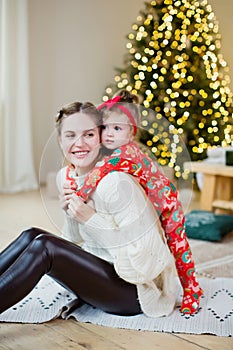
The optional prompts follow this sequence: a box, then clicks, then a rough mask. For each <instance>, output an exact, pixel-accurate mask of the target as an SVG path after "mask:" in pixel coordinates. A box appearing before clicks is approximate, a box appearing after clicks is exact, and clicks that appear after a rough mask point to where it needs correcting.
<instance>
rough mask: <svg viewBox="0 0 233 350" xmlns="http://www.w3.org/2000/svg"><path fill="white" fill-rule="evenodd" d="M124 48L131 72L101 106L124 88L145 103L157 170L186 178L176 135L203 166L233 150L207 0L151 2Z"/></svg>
mask: <svg viewBox="0 0 233 350" xmlns="http://www.w3.org/2000/svg"><path fill="white" fill-rule="evenodd" d="M126 48H127V50H128V51H127V52H128V62H126V68H125V69H123V70H119V74H116V75H115V78H114V80H115V82H114V84H112V85H109V86H108V87H107V88H106V91H105V92H106V93H105V95H104V96H103V101H106V100H108V99H109V98H110V97H112V96H113V94H114V93H115V92H116V91H117V90H119V89H122V88H125V89H127V90H128V91H130V92H132V93H133V94H136V95H139V96H140V97H141V100H142V106H143V107H144V108H143V109H142V121H141V123H142V128H144V129H146V130H147V131H148V134H149V135H150V136H149V137H147V139H146V141H145V143H146V145H147V146H148V147H149V148H150V149H151V151H152V152H153V154H154V155H155V156H156V157H157V159H158V161H159V163H160V164H162V165H165V164H168V165H169V166H171V167H174V168H175V171H176V176H177V177H179V176H183V177H184V178H185V177H187V174H185V173H184V172H182V171H181V168H180V165H179V164H176V160H177V155H178V154H179V153H182V148H183V147H182V145H181V144H180V142H179V136H185V137H186V146H187V148H188V150H189V152H190V153H191V158H192V159H193V160H198V159H202V158H203V157H204V155H205V152H206V150H207V148H208V147H210V146H216V145H221V146H228V145H231V144H232V143H233V136H232V110H233V108H232V107H233V99H232V93H231V91H230V88H229V83H230V78H229V68H228V66H227V63H226V61H225V60H224V58H223V56H222V55H221V53H220V49H221V35H220V34H219V26H218V22H217V20H216V17H215V14H214V12H213V11H212V8H211V6H210V5H209V4H208V1H207V0H200V1H197V0H177V1H174V0H156V1H150V2H148V3H147V4H146V10H145V11H144V12H142V11H141V12H140V15H139V16H138V17H137V21H136V23H134V24H133V25H132V31H131V32H130V33H129V35H128V41H127V43H126ZM148 109H151V110H153V111H154V112H155V113H154V114H153V116H151V113H150V112H149V111H148ZM164 118H166V120H167V121H168V122H169V123H168V124H166V123H163V122H162V120H163V119H164ZM161 140H162V142H161Z"/></svg>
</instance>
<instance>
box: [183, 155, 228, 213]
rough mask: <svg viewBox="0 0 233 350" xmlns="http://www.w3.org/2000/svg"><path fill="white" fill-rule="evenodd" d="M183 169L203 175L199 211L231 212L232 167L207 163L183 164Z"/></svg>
mask: <svg viewBox="0 0 233 350" xmlns="http://www.w3.org/2000/svg"><path fill="white" fill-rule="evenodd" d="M184 169H186V170H189V171H190V172H194V173H197V172H199V173H203V175H204V180H203V189H202V191H201V200H200V209H202V210H210V211H215V210H216V209H223V210H227V211H233V166H228V165H223V164H212V163H207V162H203V161H200V162H185V163H184Z"/></svg>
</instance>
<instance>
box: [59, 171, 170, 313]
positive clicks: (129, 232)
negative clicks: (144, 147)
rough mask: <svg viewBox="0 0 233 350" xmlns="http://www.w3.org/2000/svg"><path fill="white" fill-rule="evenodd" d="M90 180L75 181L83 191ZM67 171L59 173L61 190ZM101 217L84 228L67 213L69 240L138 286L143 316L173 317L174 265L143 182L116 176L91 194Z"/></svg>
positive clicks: (104, 180) (96, 214) (113, 173)
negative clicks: (141, 183) (84, 185)
mask: <svg viewBox="0 0 233 350" xmlns="http://www.w3.org/2000/svg"><path fill="white" fill-rule="evenodd" d="M84 179H85V177H77V178H75V181H76V184H77V186H82V185H83V182H84ZM65 180H66V167H65V168H62V169H61V170H60V171H59V172H58V174H57V185H58V188H59V190H60V191H62V187H63V184H64V182H65ZM89 203H90V205H94V207H95V210H96V213H95V214H94V215H93V216H92V217H91V218H90V219H89V220H88V221H87V222H86V223H85V224H79V223H78V222H77V221H76V220H74V219H72V218H70V217H69V216H68V215H67V214H65V224H64V229H63V236H64V238H66V239H68V240H70V241H72V242H74V243H76V244H79V245H81V246H82V248H83V249H85V250H86V251H88V252H90V253H92V254H94V255H96V256H98V257H100V258H102V259H105V260H107V261H109V262H110V263H112V264H113V265H114V268H115V270H116V272H117V274H118V275H119V276H120V277H121V278H122V279H124V280H126V281H128V282H130V283H133V284H135V285H136V287H137V293H138V298H139V302H140V305H141V309H142V311H143V312H144V313H145V314H146V315H147V316H150V317H160V316H166V315H169V314H170V313H171V312H172V311H173V309H174V306H175V295H176V289H177V282H176V279H175V263H174V259H173V257H172V255H171V253H170V251H169V248H168V246H167V244H166V243H165V239H164V237H163V231H162V228H161V225H160V221H159V219H158V217H157V214H156V212H155V210H154V208H153V206H152V204H151V203H150V201H149V200H148V198H147V196H146V195H145V193H144V191H143V189H142V188H141V186H140V185H139V184H138V182H137V181H136V180H135V179H134V178H133V177H132V176H130V175H128V174H125V173H121V172H112V173H110V174H108V175H107V176H105V177H104V178H103V179H102V180H101V181H100V183H99V185H98V187H97V189H96V190H95V192H94V193H93V194H92V195H91V198H90V202H89Z"/></svg>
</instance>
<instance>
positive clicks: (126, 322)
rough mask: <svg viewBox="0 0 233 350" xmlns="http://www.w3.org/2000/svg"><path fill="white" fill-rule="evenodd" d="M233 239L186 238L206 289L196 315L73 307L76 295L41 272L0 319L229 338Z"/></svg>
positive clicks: (232, 326) (231, 328)
mask: <svg viewBox="0 0 233 350" xmlns="http://www.w3.org/2000/svg"><path fill="white" fill-rule="evenodd" d="M232 243H233V234H231V235H228V236H227V237H225V238H224V239H223V241H222V242H220V243H210V242H205V241H194V240H193V241H192V240H190V244H191V246H192V250H193V254H194V257H195V260H196V262H197V272H198V274H199V275H200V278H199V280H200V283H201V285H202V287H203V289H204V291H205V293H204V296H203V297H202V300H201V309H200V311H199V312H198V313H197V314H195V315H192V316H188V315H186V316H184V315H182V314H181V313H180V312H179V309H178V307H177V309H175V310H174V312H173V313H172V314H171V315H170V316H168V317H161V318H149V317H146V316H144V315H137V316H131V317H120V316H114V315H110V314H106V313H104V312H102V311H101V310H98V309H95V308H92V307H90V306H88V305H82V306H79V307H77V305H78V299H77V298H76V297H75V296H74V295H73V294H72V293H70V292H67V290H65V289H64V288H63V287H61V286H60V285H59V284H57V283H56V282H54V281H53V280H51V279H50V278H49V277H48V276H44V277H43V278H42V279H41V281H40V282H39V283H38V285H37V286H36V287H35V288H34V289H33V291H32V292H31V293H30V294H29V295H28V296H27V297H26V298H25V299H23V300H22V301H21V302H20V303H18V304H16V305H15V306H14V307H12V308H10V309H9V310H7V311H5V312H4V313H2V314H1V315H0V322H19V323H43V322H47V321H50V320H52V319H54V318H57V317H61V318H64V319H67V318H70V317H74V318H75V319H76V320H77V321H79V322H90V323H94V324H98V325H103V326H108V327H115V328H127V329H138V330H139V329H140V330H148V331H159V332H169V333H171V332H175V333H189V334H204V333H207V334H214V335H218V336H233V272H232V262H233V254H232V251H233V250H232V248H233V245H232ZM180 301H181V290H179V291H178V292H177V305H179V303H180Z"/></svg>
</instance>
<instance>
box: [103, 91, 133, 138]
mask: <svg viewBox="0 0 233 350" xmlns="http://www.w3.org/2000/svg"><path fill="white" fill-rule="evenodd" d="M120 100H121V96H116V97H114V98H111V99H110V100H108V101H105V102H104V103H102V104H101V105H100V106H98V107H97V109H98V110H101V109H103V108H104V107H106V108H108V109H111V108H112V107H113V106H114V107H117V108H118V109H120V110H121V111H122V112H123V113H125V114H126V115H127V117H128V118H129V121H130V123H131V124H132V125H133V133H134V135H135V134H136V132H137V125H136V122H135V119H134V117H133V116H132V114H131V112H130V111H129V110H128V108H126V107H124V106H122V105H121V104H119V103H118V102H120Z"/></svg>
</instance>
